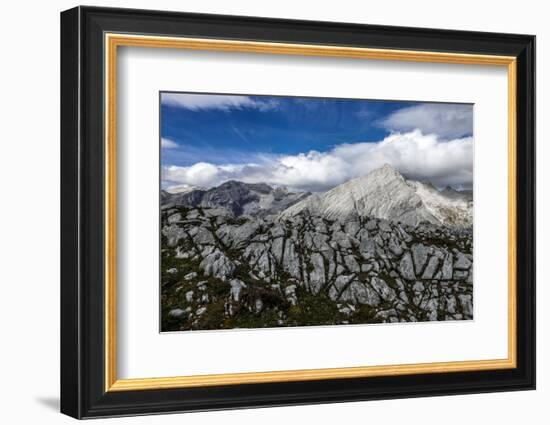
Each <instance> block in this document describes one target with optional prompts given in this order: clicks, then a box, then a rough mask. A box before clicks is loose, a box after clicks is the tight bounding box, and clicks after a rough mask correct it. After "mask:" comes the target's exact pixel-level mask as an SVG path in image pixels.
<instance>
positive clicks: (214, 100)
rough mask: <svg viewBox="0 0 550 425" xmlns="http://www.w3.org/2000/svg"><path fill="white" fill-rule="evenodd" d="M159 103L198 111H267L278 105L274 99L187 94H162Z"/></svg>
mask: <svg viewBox="0 0 550 425" xmlns="http://www.w3.org/2000/svg"><path fill="white" fill-rule="evenodd" d="M161 103H162V104H163V105H168V106H176V107H178V108H184V109H189V110H191V111H199V110H206V109H218V110H222V111H229V110H231V109H257V110H260V111H269V110H272V109H276V108H277V106H278V103H277V101H276V100H274V99H265V100H264V99H253V98H251V97H249V96H226V95H213V94H208V95H206V94H189V93H162V95H161Z"/></svg>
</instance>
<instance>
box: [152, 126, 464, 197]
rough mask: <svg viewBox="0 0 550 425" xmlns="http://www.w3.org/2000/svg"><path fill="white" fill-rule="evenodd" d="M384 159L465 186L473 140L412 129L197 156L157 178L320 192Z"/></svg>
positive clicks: (412, 173) (419, 176) (411, 174)
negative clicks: (322, 144)
mask: <svg viewBox="0 0 550 425" xmlns="http://www.w3.org/2000/svg"><path fill="white" fill-rule="evenodd" d="M384 164H390V165H392V166H393V167H394V168H395V169H396V170H398V171H399V172H401V173H402V174H404V175H405V176H407V177H408V178H412V179H415V180H423V181H430V182H432V183H433V184H435V185H437V186H446V185H451V186H455V187H463V188H469V187H471V185H472V179H473V176H472V173H473V167H472V164H473V139H472V137H462V138H457V139H451V140H445V139H442V138H440V137H438V136H437V135H435V134H423V133H422V132H421V131H420V130H414V131H411V132H407V133H393V134H391V135H389V136H387V137H385V138H384V139H383V140H381V141H378V142H374V143H353V144H340V145H337V146H335V147H334V148H332V149H331V150H329V151H326V152H317V151H309V152H307V153H300V154H297V155H265V156H262V155H258V156H257V157H256V158H255V160H254V161H251V162H247V163H226V164H212V163H209V162H204V161H201V162H198V163H195V164H193V165H190V166H187V167H180V166H173V165H172V166H165V167H163V169H162V179H163V186H164V187H170V186H175V185H181V184H187V185H193V186H204V187H212V186H217V185H219V184H221V183H223V182H225V181H227V180H240V181H243V182H248V183H256V182H265V183H268V184H272V185H278V186H286V187H290V188H294V189H298V190H309V191H314V192H320V191H325V190H329V189H331V188H333V187H334V186H336V185H338V184H341V183H344V182H345V181H347V180H349V179H351V178H355V177H359V176H362V175H365V174H367V173H368V172H370V171H372V170H374V169H376V168H379V167H381V166H383V165H384Z"/></svg>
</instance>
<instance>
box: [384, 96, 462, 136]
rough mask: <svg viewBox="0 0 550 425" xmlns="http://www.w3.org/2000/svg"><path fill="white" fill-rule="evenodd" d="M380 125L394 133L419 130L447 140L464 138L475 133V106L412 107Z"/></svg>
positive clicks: (402, 110) (429, 104) (393, 115)
mask: <svg viewBox="0 0 550 425" xmlns="http://www.w3.org/2000/svg"><path fill="white" fill-rule="evenodd" d="M380 124H381V125H382V127H384V128H386V129H388V130H392V131H400V132H406V131H411V130H415V129H419V130H421V131H422V133H424V134H437V135H438V136H439V137H442V138H446V139H451V138H457V137H463V136H466V135H470V134H472V133H473V106H472V105H457V104H440V103H426V104H422V105H418V106H410V107H408V108H403V109H400V110H398V111H396V112H394V113H393V114H391V115H390V116H388V117H387V118H385V119H383V120H382V121H381V122H380Z"/></svg>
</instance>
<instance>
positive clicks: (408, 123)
mask: <svg viewBox="0 0 550 425" xmlns="http://www.w3.org/2000/svg"><path fill="white" fill-rule="evenodd" d="M472 122H473V108H472V105H463V104H462V105H460V104H438V103H422V102H402V101H399V102H396V101H383V100H356V99H331V98H306V97H279V96H247V95H219V94H216V95H212V94H195V93H175V92H163V93H161V147H162V149H161V166H162V170H163V183H162V184H163V187H165V188H168V187H171V186H178V185H184V186H185V185H193V186H195V185H198V186H206V187H209V186H213V185H217V184H220V183H222V182H223V181H224V180H227V179H237V180H239V179H240V180H243V181H249V182H254V181H257V180H263V181H265V182H267V183H270V184H273V185H280V186H288V187H291V188H294V189H297V190H314V191H322V190H327V189H330V188H331V187H333V186H334V185H336V184H340V183H342V182H343V181H345V180H348V179H349V178H353V177H357V174H361V173H362V172H363V170H364V171H365V172H366V171H367V170H368V169H371V168H374V167H376V166H377V165H383V164H379V162H381V161H384V162H387V163H391V165H393V166H394V167H395V168H397V169H399V171H402V172H404V173H407V174H409V175H410V176H411V177H424V180H434V179H435V180H436V183H437V182H438V181H440V182H441V184H443V183H448V184H452V185H453V186H461V187H467V186H468V185H471V181H469V180H471V170H470V171H469V172H468V170H467V168H468V167H470V168H471V162H472V158H470V159H469V161H468V156H470V157H471V156H472V155H471V149H468V148H467V146H466V145H468V144H469V145H470V147H471V144H472V136H473V134H472V133H473V124H472ZM399 135H400V136H401V138H400V139H399V140H393V139H392V138H394V139H395V137H396V136H399ZM426 138H428V139H430V138H431V139H430V140H428V139H426ZM390 139H391V140H390ZM405 139H407V140H408V141H404V140H405ZM409 139H410V140H409ZM392 140H393V142H391V141H392ZM457 141H459V142H458V143H457ZM390 142H391V143H390ZM427 145H430V146H432V148H433V149H432V151H433V154H431V153H430V152H431V151H430V150H426V149H425V147H426V146H427ZM458 145H460V146H458ZM411 147H416V148H415V149H416V150H415V151H411ZM423 147H424V148H423ZM442 147H443V148H447V149H442ZM450 148H452V149H450ZM423 149H424V150H423ZM444 150H448V151H449V154H450V156H449V161H453V158H452V154H456V153H457V152H458V151H460V153H461V155H462V156H465V157H466V161H464V158H461V160H460V167H459V168H461V169H460V170H457V167H456V166H454V167H453V166H451V167H449V168H450V170H449V172H450V173H452V174H454V176H450V175H449V176H447V177H448V178H445V174H446V172H445V170H442V169H441V166H439V167H437V166H436V167H435V169H434V170H433V173H432V174H433V175H432V176H430V175H429V173H428V175H425V176H416V174H418V173H417V172H416V171H415V170H416V169H421V168H422V167H421V166H419V165H422V164H421V163H423V162H428V163H433V162H437V161H441V159H442V157H441V155H442V154H445V152H442V151H444ZM354 151H356V152H355V153H356V155H355V154H354ZM407 155H408V156H409V157H410V158H409V159H408V160H407V159H406V158H404V157H405V156H407ZM425 156H428V157H430V156H432V157H433V158H423V157H425ZM354 158H360V159H361V162H358V159H354ZM403 161H405V163H403ZM407 161H408V162H409V164H407V163H406V162H407ZM412 162H418V163H419V164H416V166H414V164H412ZM347 163H349V167H346V164H347ZM427 165H429V164H427ZM432 165H436V164H432ZM308 167H309V168H311V171H312V173H310V174H311V175H308V172H307V169H308ZM320 167H324V168H325V170H322V169H320ZM346 168H349V170H348V172H346V170H345V169H346ZM432 168H433V167H432ZM351 169H354V170H355V171H351ZM331 172H333V174H334V178H332V179H331V178H330V176H329V173H331ZM420 174H422V173H420ZM468 174H469V175H470V177H468ZM430 177H432V178H431V179H430ZM445 180H448V181H445ZM461 180H462V181H461Z"/></svg>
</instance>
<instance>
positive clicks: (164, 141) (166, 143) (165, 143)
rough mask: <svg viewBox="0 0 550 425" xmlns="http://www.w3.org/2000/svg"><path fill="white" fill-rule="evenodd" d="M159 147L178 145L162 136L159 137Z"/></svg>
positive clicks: (176, 146)
mask: <svg viewBox="0 0 550 425" xmlns="http://www.w3.org/2000/svg"><path fill="white" fill-rule="evenodd" d="M160 147H161V148H162V149H177V148H178V147H179V145H178V144H177V143H176V142H174V141H173V140H170V139H167V138H165V137H163V138H162V139H160Z"/></svg>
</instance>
